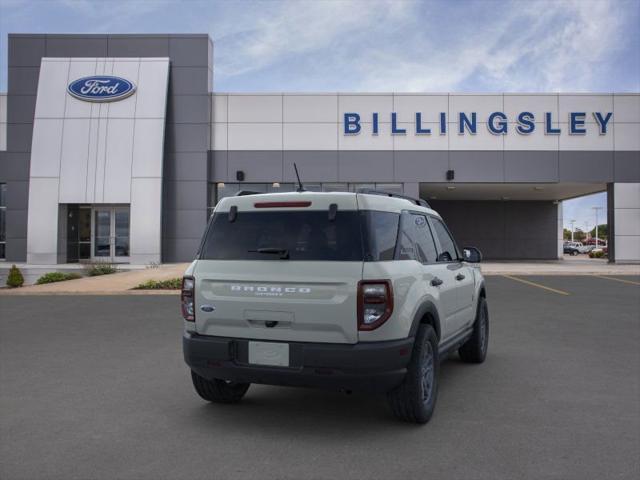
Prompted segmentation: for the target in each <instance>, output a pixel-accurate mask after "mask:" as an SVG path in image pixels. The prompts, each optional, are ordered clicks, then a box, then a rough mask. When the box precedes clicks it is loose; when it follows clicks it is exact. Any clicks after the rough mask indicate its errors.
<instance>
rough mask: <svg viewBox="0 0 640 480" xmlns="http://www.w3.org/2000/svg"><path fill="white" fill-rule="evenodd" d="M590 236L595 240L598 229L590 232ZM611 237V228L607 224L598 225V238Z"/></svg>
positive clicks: (594, 228)
mask: <svg viewBox="0 0 640 480" xmlns="http://www.w3.org/2000/svg"><path fill="white" fill-rule="evenodd" d="M589 235H591V236H592V237H594V238H595V236H596V227H593V229H592V230H591V231H590V232H589ZM608 236H609V227H608V225H607V224H606V223H603V224H602V225H598V238H607V237H608Z"/></svg>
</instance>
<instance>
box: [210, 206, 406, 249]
mask: <svg viewBox="0 0 640 480" xmlns="http://www.w3.org/2000/svg"><path fill="white" fill-rule="evenodd" d="M399 218H400V215H399V214H397V213H389V212H378V211H360V212H357V211H352V210H343V211H340V210H338V212H337V214H336V217H335V219H334V220H333V221H330V220H329V212H328V211H318V210H315V211H304V212H303V211H299V212H298V211H290V210H289V211H265V212H238V214H237V216H236V219H235V221H233V222H230V221H229V215H228V213H226V212H225V213H216V214H215V215H214V216H213V218H212V220H211V222H212V223H211V226H210V228H209V229H208V230H207V233H206V237H205V239H204V242H203V245H202V250H201V252H200V257H199V258H201V259H203V260H280V259H282V258H287V259H288V260H327V261H363V260H364V261H369V262H379V261H385V260H393V258H394V251H395V246H396V240H397V237H398V222H399ZM285 252H286V253H285Z"/></svg>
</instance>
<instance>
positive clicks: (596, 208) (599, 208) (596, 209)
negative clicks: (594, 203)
mask: <svg viewBox="0 0 640 480" xmlns="http://www.w3.org/2000/svg"><path fill="white" fill-rule="evenodd" d="M591 208H593V209H594V210H595V212H596V248H598V210H602V207H591Z"/></svg>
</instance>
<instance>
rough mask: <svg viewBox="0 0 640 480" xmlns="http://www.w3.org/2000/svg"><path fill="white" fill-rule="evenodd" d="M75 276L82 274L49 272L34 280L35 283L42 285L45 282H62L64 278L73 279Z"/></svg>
mask: <svg viewBox="0 0 640 480" xmlns="http://www.w3.org/2000/svg"><path fill="white" fill-rule="evenodd" d="M77 278H82V276H81V275H78V274H77V273H63V272H49V273H45V274H44V275H42V276H41V277H40V278H39V279H38V280H36V284H38V285H43V284H45V283H54V282H64V281H65V280H75V279H77Z"/></svg>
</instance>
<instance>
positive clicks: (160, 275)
mask: <svg viewBox="0 0 640 480" xmlns="http://www.w3.org/2000/svg"><path fill="white" fill-rule="evenodd" d="M188 266H189V264H188V263H169V264H164V265H159V266H158V267H153V268H140V269H135V270H130V271H124V272H119V273H112V274H110V275H100V276H98V277H84V278H79V279H78V280H67V281H65V282H56V283H48V284H46V285H29V286H25V287H21V288H11V289H9V288H1V289H0V295H38V294H47V295H51V294H77V295H121V294H134V295H135V294H138V295H140V294H143V295H146V294H159V295H162V294H165V295H166V294H175V293H177V292H178V290H131V289H132V288H134V287H136V286H138V285H139V284H141V283H144V282H146V281H147V280H167V279H170V278H176V277H182V274H183V273H184V271H185V269H186V268H187V267H188Z"/></svg>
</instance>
